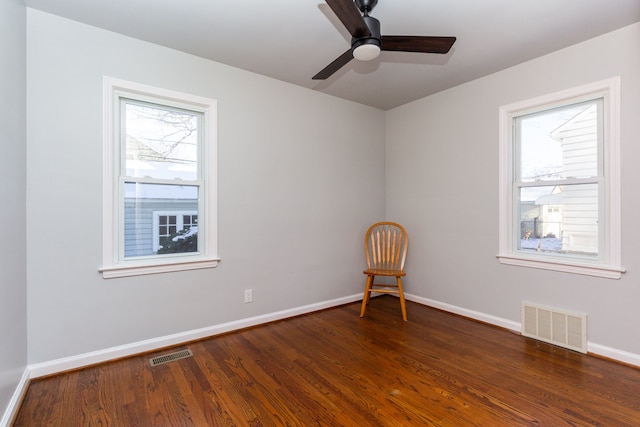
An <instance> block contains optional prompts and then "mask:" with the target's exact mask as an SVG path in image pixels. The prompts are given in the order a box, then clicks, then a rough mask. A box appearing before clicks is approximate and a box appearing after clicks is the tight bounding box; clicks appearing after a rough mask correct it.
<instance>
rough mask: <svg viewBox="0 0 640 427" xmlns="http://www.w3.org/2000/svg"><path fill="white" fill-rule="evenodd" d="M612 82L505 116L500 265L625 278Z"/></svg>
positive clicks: (503, 112)
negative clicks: (621, 243) (623, 274)
mask: <svg viewBox="0 0 640 427" xmlns="http://www.w3.org/2000/svg"><path fill="white" fill-rule="evenodd" d="M618 93H619V79H618V78H614V79H610V80H605V81H602V82H597V83H594V84H591V85H587V86H583V87H580V88H576V89H571V90H567V91H563V92H559V93H555V94H551V95H547V96H543V97H540V98H536V99H533V100H528V101H523V102H520V103H516V104H512V105H508V106H504V107H502V108H500V219H499V221H500V242H499V245H500V248H499V249H500V252H499V254H498V258H499V260H500V261H501V262H502V263H505V264H510V265H520V266H527V267H537V268H542V269H550V270H558V271H565V272H572V273H579V274H587V275H593V276H601V277H609V278H619V277H620V275H621V273H622V272H623V269H622V268H621V266H620V148H619V146H620V145H619V137H618V128H619V115H618V109H619V107H618V105H619V101H618V97H619V95H618Z"/></svg>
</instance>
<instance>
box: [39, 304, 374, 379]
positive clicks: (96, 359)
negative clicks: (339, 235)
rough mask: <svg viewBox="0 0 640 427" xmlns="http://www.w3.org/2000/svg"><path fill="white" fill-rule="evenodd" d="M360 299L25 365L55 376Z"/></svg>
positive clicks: (320, 305)
mask: <svg viewBox="0 0 640 427" xmlns="http://www.w3.org/2000/svg"><path fill="white" fill-rule="evenodd" d="M361 299H362V294H361V293H358V294H356V295H349V296H346V297H342V298H337V299H333V300H329V301H323V302H319V303H314V304H309V305H305V306H302V307H296V308H292V309H288V310H282V311H276V312H274V313H268V314H263V315H260V316H255V317H249V318H246V319H240V320H236V321H233V322H227V323H222V324H219V325H214V326H208V327H205V328H200V329H193V330H190V331H185V332H180V333H177V334H172V335H165V336H162V337H158V338H152V339H148V340H143V341H138V342H134V343H130V344H125V345H121V346H116V347H111V348H107V349H103V350H97V351H92V352H89V353H83V354H79V355H76V356H70V357H64V358H61V359H56V360H51V361H48V362H43V363H35V364H32V365H29V367H28V369H29V372H30V378H38V377H42V376H45V375H51V374H56V373H59V372H64V371H68V370H72V369H78V368H81V367H83V366H88V365H93V364H96V363H102V362H106V361H109V360H113V359H118V358H122V357H127V356H133V355H135V354H140V353H145V352H149V351H153V350H157V349H161V348H164V347H170V346H174V345H179V344H181V343H185V342H189V341H194V340H199V339H202V338H206V337H210V336H213V335H218V334H222V333H225V332H231V331H235V330H238V329H243V328H248V327H251V326H256V325H260V324H263V323H268V322H273V321H276V320H282V319H286V318H289V317H293V316H299V315H301V314H306V313H311V312H314V311H318V310H323V309H325V308H331V307H336V306H339V305H342V304H348V303H351V302H354V301H359V300H361Z"/></svg>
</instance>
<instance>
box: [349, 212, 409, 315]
mask: <svg viewBox="0 0 640 427" xmlns="http://www.w3.org/2000/svg"><path fill="white" fill-rule="evenodd" d="M408 246H409V237H408V236H407V231H406V230H405V229H404V227H402V226H401V225H400V224H396V223H395V222H379V223H377V224H373V225H372V226H371V227H369V229H368V230H367V234H366V235H365V237H364V248H365V253H366V257H367V269H366V270H364V272H363V273H364V274H366V275H367V284H366V287H365V289H364V297H363V298H362V309H361V310H360V317H364V312H365V310H366V308H367V304H368V303H369V299H370V298H371V292H380V293H390V294H397V295H398V296H399V297H400V308H401V309H402V319H403V320H405V321H406V320H407V309H406V306H405V301H404V292H403V291H402V279H401V278H402V276H405V275H406V274H405V272H404V261H405V258H406V257H407V248H408ZM376 276H387V277H395V278H396V283H395V284H381V283H374V280H375V277H376Z"/></svg>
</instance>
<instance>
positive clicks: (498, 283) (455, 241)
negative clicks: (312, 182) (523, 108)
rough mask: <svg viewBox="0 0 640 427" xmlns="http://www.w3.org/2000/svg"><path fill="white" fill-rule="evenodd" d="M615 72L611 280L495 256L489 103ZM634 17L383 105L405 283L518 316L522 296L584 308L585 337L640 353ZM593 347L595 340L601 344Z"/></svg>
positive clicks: (469, 306) (638, 58)
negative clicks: (618, 260) (615, 206)
mask: <svg viewBox="0 0 640 427" xmlns="http://www.w3.org/2000/svg"><path fill="white" fill-rule="evenodd" d="M617 75H620V76H621V86H622V94H621V98H622V105H621V122H622V129H621V142H622V163H623V171H622V228H623V232H622V257H623V259H622V261H623V265H624V266H625V267H626V268H627V270H628V271H627V273H626V274H624V275H623V277H622V279H621V280H610V279H601V278H595V277H588V276H581V275H574V274H566V273H559V272H551V271H542V270H535V269H530V268H524V267H514V266H506V265H501V264H500V263H499V262H498V261H497V259H496V254H497V253H498V221H497V219H498V108H499V107H500V106H501V105H506V104H509V103H513V102H517V101H521V100H526V99H529V98H532V97H536V96H539V95H545V94H548V93H552V92H555V91H559V90H563V89H569V88H573V87H576V86H580V85H583V84H587V83H591V82H594V81H598V80H602V79H606V78H610V77H613V76H617ZM638 117H640V24H635V25H632V26H630V27H626V28H624V29H621V30H618V31H615V32H612V33H609V34H606V35H604V36H601V37H598V38H595V39H592V40H589V41H587V42H584V43H580V44H578V45H575V46H573V47H570V48H567V49H564V50H561V51H558V52H555V53H553V54H550V55H547V56H544V57H541V58H538V59H536V60H533V61H530V62H527V63H523V64H520V65H518V66H515V67H513V68H510V69H507V70H504V71H501V72H498V73H495V74H493V75H490V76H488V77H485V78H482V79H479V80H476V81H473V82H470V83H467V84H464V85H461V86H459V87H456V88H453V89H450V90H447V91H444V92H441V93H438V94H436V95H433V96H430V97H427V98H424V99H421V100H418V101H416V102H413V103H411V104H407V105H404V106H401V107H398V108H396V109H394V110H392V111H389V112H387V138H386V141H387V153H388V155H387V165H388V166H387V217H388V219H390V220H397V221H400V222H402V223H404V224H405V225H406V227H407V230H408V232H409V234H410V236H411V248H410V250H409V256H408V259H407V292H409V293H412V294H415V295H418V296H420V297H423V298H428V299H432V300H435V301H439V302H442V303H445V304H450V305H453V306H456V307H461V308H464V309H466V310H474V311H477V312H480V313H485V314H488V315H491V316H495V317H498V318H502V319H507V320H510V321H513V322H520V304H521V301H522V300H527V301H529V302H532V303H537V304H542V305H550V306H552V307H556V308H560V309H566V310H571V311H577V312H585V313H587V314H588V316H589V317H588V333H589V341H590V342H591V343H594V344H597V345H599V346H602V347H603V348H604V349H605V350H606V347H608V348H614V349H618V350H622V351H626V352H631V353H634V354H636V355H638V354H640V339H638V338H639V333H638V328H637V325H639V324H640V310H638V301H640V284H639V283H640V282H639V277H640V276H638V268H640V247H639V246H638V244H637V243H638V242H639V241H640V221H638V218H640V193H638V191H637V187H638V185H637V184H638V182H640V168H638V167H637V165H638V164H640V144H638V137H639V135H640V121H639V120H638ZM601 349H602V348H601Z"/></svg>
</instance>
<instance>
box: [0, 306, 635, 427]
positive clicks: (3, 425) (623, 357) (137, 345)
mask: <svg viewBox="0 0 640 427" xmlns="http://www.w3.org/2000/svg"><path fill="white" fill-rule="evenodd" d="M405 297H406V298H407V300H409V301H413V302H417V303H419V304H423V305H426V306H429V307H434V308H437V309H440V310H443V311H447V312H450V313H455V314H458V315H460V316H464V317H468V318H471V319H475V320H479V321H481V322H485V323H488V324H491V325H495V326H499V327H502V328H505V329H509V330H513V331H516V332H520V323H519V322H514V321H512V320H508V319H503V318H500V317H496V316H492V315H489V314H486V313H481V312H478V311H474V310H469V309H466V308H463V307H458V306H455V305H451V304H447V303H443V302H440V301H435V300H432V299H429V298H423V297H420V296H417V295H412V294H405ZM361 299H362V294H361V293H358V294H355V295H349V296H346V297H342V298H337V299H333V300H329V301H323V302H319V303H314V304H309V305H305V306H302V307H296V308H292V309H287V310H282V311H277V312H273V313H268V314H264V315H260V316H255V317H249V318H246V319H240V320H236V321H233V322H227V323H222V324H219V325H214V326H209V327H206V328H200V329H194V330H190V331H185V332H181V333H177V334H172V335H166V336H162V337H158V338H152V339H148V340H143V341H138V342H134V343H131V344H125V345H121V346H116V347H111V348H107V349H103V350H98V351H92V352H89V353H83V354H79V355H76V356H70V357H65V358H61V359H56V360H51V361H48V362H43V363H35V364H32V365H29V366H27V368H26V369H25V372H24V374H23V376H22V378H21V380H20V382H19V384H18V386H17V387H16V390H15V392H14V394H13V397H12V399H11V401H10V402H9V405H8V406H7V410H6V411H5V413H4V415H3V417H2V419H0V427H8V426H9V422H10V421H11V420H12V418H13V416H14V415H15V413H16V411H17V410H18V405H19V404H20V402H21V401H22V397H23V396H24V393H25V392H26V390H27V386H28V383H29V380H30V379H33V378H38V377H42V376H45V375H51V374H56V373H59V372H64V371H68V370H72V369H78V368H82V367H84V366H88V365H93V364H96V363H102V362H106V361H109V360H113V359H117V358H121V357H127V356H133V355H136V354H140V353H144V352H149V351H154V350H158V349H161V348H164V347H170V346H174V345H179V344H181V343H185V342H189V341H194V340H198V339H202V338H206V337H209V336H213V335H218V334H222V333H225V332H231V331H235V330H239V329H243V328H248V327H251V326H256V325H260V324H263V323H268V322H273V321H276V320H282V319H286V318H289V317H294V316H299V315H301V314H306V313H311V312H314V311H318V310H323V309H326V308H331V307H336V306H339V305H342V304H348V303H351V302H355V301H359V300H361ZM588 351H589V352H590V353H593V354H596V355H600V356H603V357H607V358H609V359H612V360H617V361H620V362H623V363H626V364H630V365H635V366H640V355H638V354H633V353H629V352H625V351H622V350H617V349H615V348H610V347H606V346H603V345H600V344H595V343H589V344H588Z"/></svg>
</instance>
